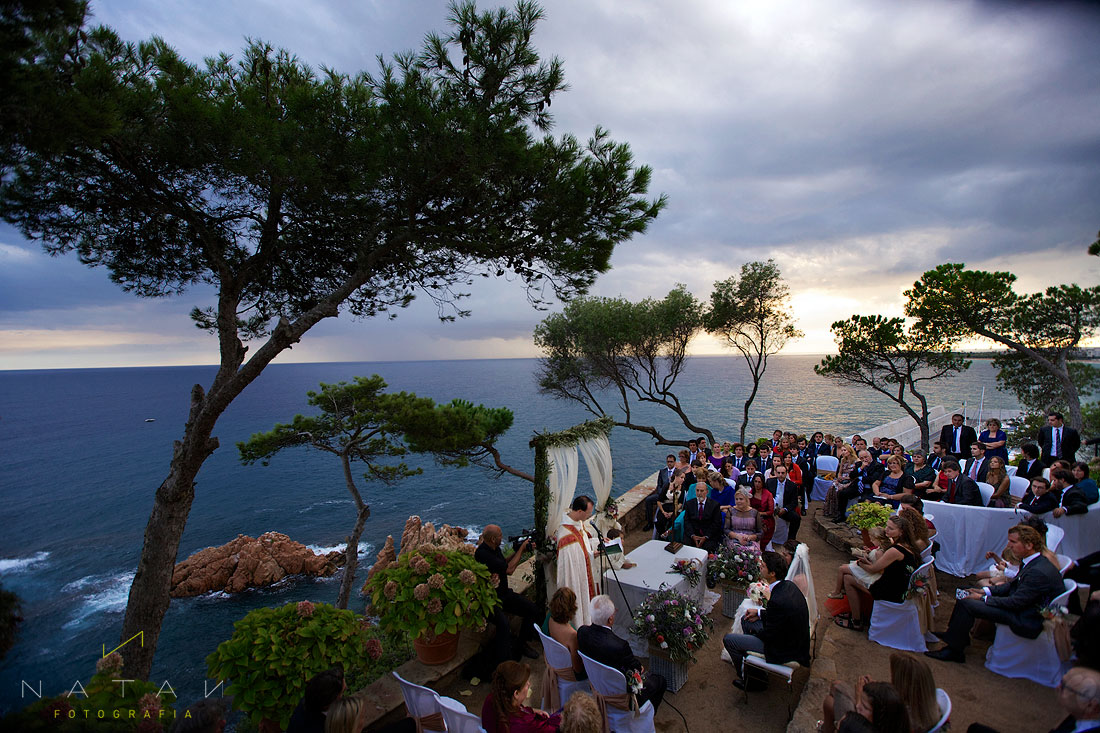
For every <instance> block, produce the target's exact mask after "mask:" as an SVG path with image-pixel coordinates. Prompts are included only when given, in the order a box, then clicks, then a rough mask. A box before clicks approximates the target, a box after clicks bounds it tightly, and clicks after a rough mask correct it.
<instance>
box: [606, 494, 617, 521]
mask: <svg viewBox="0 0 1100 733" xmlns="http://www.w3.org/2000/svg"><path fill="white" fill-rule="evenodd" d="M603 513H604V514H606V515H608V516H609V517H616V518H617V517H618V516H619V503H618V502H617V501H615V497H613V496H608V497H607V500H606V501H605V502H604V503H603Z"/></svg>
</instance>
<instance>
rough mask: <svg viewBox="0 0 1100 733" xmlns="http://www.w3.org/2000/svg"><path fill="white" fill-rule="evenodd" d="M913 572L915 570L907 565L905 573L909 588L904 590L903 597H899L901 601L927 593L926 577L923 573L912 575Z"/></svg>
mask: <svg viewBox="0 0 1100 733" xmlns="http://www.w3.org/2000/svg"><path fill="white" fill-rule="evenodd" d="M914 570H916V568H913V567H910V566H908V565H906V566H905V572H907V573H909V587H908V588H907V589H906V590H905V595H903V596H902V597H901V599H902V600H903V601H904V600H905V599H907V598H909V597H911V596H914V595H916V594H918V593H926V592H927V591H928V576H927V575H925V574H923V573H921V574H919V575H913V571H914Z"/></svg>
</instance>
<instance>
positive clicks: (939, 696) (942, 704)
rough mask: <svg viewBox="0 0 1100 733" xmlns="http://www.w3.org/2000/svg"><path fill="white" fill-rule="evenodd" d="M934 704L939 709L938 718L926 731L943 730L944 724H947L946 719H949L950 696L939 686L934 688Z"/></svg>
mask: <svg viewBox="0 0 1100 733" xmlns="http://www.w3.org/2000/svg"><path fill="white" fill-rule="evenodd" d="M936 705H937V706H939V709H940V719H939V722H937V723H936V725H935V726H934V727H932V728H931V729H930V730H929V731H928V733H938V732H939V731H941V730H943V729H944V726H946V725H947V721H948V720H950V719H951V698H950V697H948V695H947V693H946V692H944V691H943V690H941V689H940V688H939V687H937V688H936Z"/></svg>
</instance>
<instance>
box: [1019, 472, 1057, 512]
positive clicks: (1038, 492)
mask: <svg viewBox="0 0 1100 733" xmlns="http://www.w3.org/2000/svg"><path fill="white" fill-rule="evenodd" d="M1057 506H1058V493H1057V492H1056V491H1051V488H1050V482H1049V481H1047V480H1046V479H1045V478H1043V477H1042V476H1037V477H1036V478H1033V479H1031V486H1029V487H1027V491H1025V492H1024V498H1023V499H1021V500H1020V504H1019V505H1018V506H1017V507H1016V508H1017V509H1023V510H1024V511H1025V512H1031V513H1032V514H1046V513H1047V512H1049V511H1053V510H1054V509H1055V508H1056V507H1057Z"/></svg>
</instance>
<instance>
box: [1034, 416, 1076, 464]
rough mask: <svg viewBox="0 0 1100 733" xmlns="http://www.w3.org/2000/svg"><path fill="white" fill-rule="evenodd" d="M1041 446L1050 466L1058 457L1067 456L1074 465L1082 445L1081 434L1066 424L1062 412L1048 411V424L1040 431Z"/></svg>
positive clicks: (1046, 462) (1044, 458)
mask: <svg viewBox="0 0 1100 733" xmlns="http://www.w3.org/2000/svg"><path fill="white" fill-rule="evenodd" d="M1039 446H1040V447H1041V448H1042V449H1043V463H1045V464H1047V465H1048V466H1049V465H1051V464H1052V463H1054V459H1056V458H1065V459H1066V460H1067V461H1069V462H1070V465H1072V464H1073V463H1074V462H1075V461H1076V460H1077V449H1078V448H1080V447H1081V436H1080V434H1079V433H1078V432H1077V431H1076V430H1074V429H1073V428H1071V427H1069V426H1068V425H1066V424H1065V421H1064V420H1063V418H1062V413H1060V412H1050V413H1047V424H1046V425H1045V426H1044V427H1043V429H1042V430H1040V431H1039Z"/></svg>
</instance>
